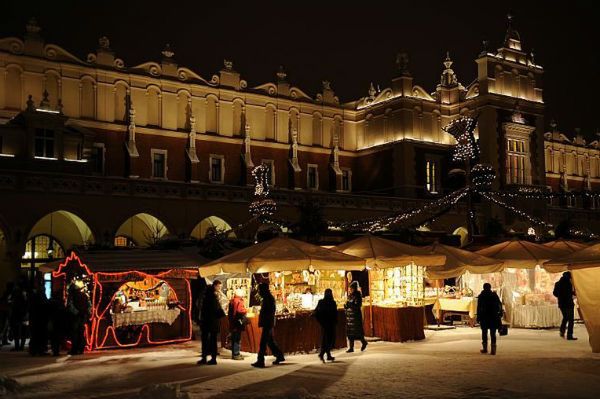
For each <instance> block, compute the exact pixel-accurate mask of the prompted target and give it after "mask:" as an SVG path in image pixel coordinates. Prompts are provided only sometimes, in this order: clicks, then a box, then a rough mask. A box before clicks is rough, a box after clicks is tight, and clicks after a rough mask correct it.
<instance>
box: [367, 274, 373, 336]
mask: <svg viewBox="0 0 600 399" xmlns="http://www.w3.org/2000/svg"><path fill="white" fill-rule="evenodd" d="M367 274H368V276H367V277H368V278H369V315H370V316H371V319H370V321H371V336H372V337H374V336H375V321H374V320H373V290H372V289H371V287H372V284H371V269H370V268H369V269H367Z"/></svg>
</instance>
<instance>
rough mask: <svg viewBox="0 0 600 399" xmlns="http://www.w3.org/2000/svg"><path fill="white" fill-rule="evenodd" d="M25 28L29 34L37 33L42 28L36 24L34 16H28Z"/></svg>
mask: <svg viewBox="0 0 600 399" xmlns="http://www.w3.org/2000/svg"><path fill="white" fill-rule="evenodd" d="M25 29H26V30H27V33H29V34H30V35H38V34H39V33H40V31H41V30H42V28H40V26H39V25H38V22H37V19H36V18H35V17H31V18H29V21H27V25H25Z"/></svg>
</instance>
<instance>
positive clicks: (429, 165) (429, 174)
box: [425, 159, 440, 194]
mask: <svg viewBox="0 0 600 399" xmlns="http://www.w3.org/2000/svg"><path fill="white" fill-rule="evenodd" d="M439 174H440V172H439V165H438V161H436V160H433V159H428V160H427V161H425V188H426V189H427V191H428V192H429V193H431V194H437V193H438V191H439V189H440V187H439Z"/></svg>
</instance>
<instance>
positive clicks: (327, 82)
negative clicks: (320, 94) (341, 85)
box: [323, 80, 331, 90]
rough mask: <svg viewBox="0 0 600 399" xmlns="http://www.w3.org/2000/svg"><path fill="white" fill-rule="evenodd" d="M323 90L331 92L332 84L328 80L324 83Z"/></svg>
mask: <svg viewBox="0 0 600 399" xmlns="http://www.w3.org/2000/svg"><path fill="white" fill-rule="evenodd" d="M323 90H331V82H330V81H328V80H324V81H323Z"/></svg>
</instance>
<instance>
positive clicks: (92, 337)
mask: <svg viewBox="0 0 600 399" xmlns="http://www.w3.org/2000/svg"><path fill="white" fill-rule="evenodd" d="M204 261H205V260H204V259H203V258H201V257H200V256H195V255H193V254H189V253H184V252H183V251H178V250H162V251H153V250H138V249H132V250H129V249H128V250H120V251H114V250H97V251H78V253H76V252H74V251H73V252H71V254H70V255H69V256H68V257H67V258H66V259H65V260H63V261H55V262H51V263H48V264H46V265H43V266H42V267H40V270H42V271H43V272H47V273H50V272H51V273H52V291H53V292H65V287H68V286H69V285H70V284H74V283H75V284H77V282H78V281H81V282H84V284H85V286H86V288H87V290H88V291H89V293H90V294H89V297H90V301H91V305H92V312H91V316H90V319H89V320H88V322H87V323H86V328H85V338H86V342H87V345H86V349H87V350H95V349H107V348H126V347H135V346H140V345H155V344H165V343H175V342H183V341H187V340H190V339H191V338H192V318H191V310H192V306H191V301H192V294H191V288H190V279H194V278H197V277H198V269H197V267H198V265H200V264H201V263H203V262H204ZM136 269H137V270H136ZM142 270H144V271H142ZM65 300H66V299H65Z"/></svg>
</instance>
